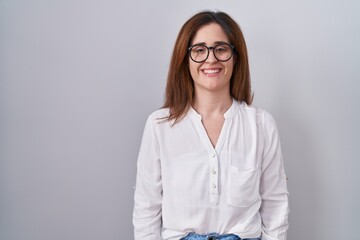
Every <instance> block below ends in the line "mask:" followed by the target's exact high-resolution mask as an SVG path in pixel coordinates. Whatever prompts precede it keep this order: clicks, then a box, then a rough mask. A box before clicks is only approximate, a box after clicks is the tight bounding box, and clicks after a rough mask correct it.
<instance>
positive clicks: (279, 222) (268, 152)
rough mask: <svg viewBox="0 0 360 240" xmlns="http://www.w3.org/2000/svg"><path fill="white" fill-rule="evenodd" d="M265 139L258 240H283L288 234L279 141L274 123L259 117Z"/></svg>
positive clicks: (285, 188) (265, 115)
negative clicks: (260, 233) (260, 235)
mask: <svg viewBox="0 0 360 240" xmlns="http://www.w3.org/2000/svg"><path fill="white" fill-rule="evenodd" d="M263 118H264V119H263V124H264V125H263V130H264V136H265V143H264V155H263V161H262V175H261V180H260V194H261V199H262V203H261V208H260V214H261V218H262V240H286V237H287V230H288V214H289V203H288V191H287V183H286V175H285V170H284V163H283V158H282V153H281V147H280V139H279V134H278V131H277V127H276V123H275V121H274V119H273V118H272V117H271V116H270V115H269V114H267V113H265V114H264V115H263Z"/></svg>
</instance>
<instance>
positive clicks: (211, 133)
mask: <svg viewBox="0 0 360 240" xmlns="http://www.w3.org/2000/svg"><path fill="white" fill-rule="evenodd" d="M251 102H252V95H251V88H250V74H249V64H248V57H247V50H246V44H245V40H244V37H243V34H242V32H241V30H240V28H239V26H238V25H237V24H236V22H235V21H234V20H233V19H231V18H230V17H229V16H228V15H227V14H225V13H223V12H201V13H198V14H196V15H194V16H193V17H192V18H190V19H189V20H188V21H187V22H186V23H185V24H184V25H183V27H182V29H181V30H180V33H179V35H178V37H177V40H176V43H175V47H174V51H173V55H172V59H171V64H170V69H169V74H168V79H167V87H166V96H165V104H164V106H163V108H162V109H160V110H158V111H155V112H154V113H152V114H151V115H150V116H149V118H148V120H147V123H146V126H145V130H144V135H143V139H142V144H141V147H140V152H139V157H138V164H137V167H138V168H137V179H136V190H135V204H134V213H133V223H134V233H135V239H136V240H150V239H151V240H155V239H156V240H160V239H185V240H190V239H226V240H233V239H262V240H275V239H276V240H284V239H286V232H287V229H288V220H287V216H288V212H289V210H288V192H287V186H286V176H285V172H284V166H283V160H282V155H281V149H280V142H279V136H278V132H277V128H276V124H275V122H274V120H273V118H272V117H271V116H270V115H269V114H268V113H267V112H265V111H263V110H262V109H260V108H256V107H254V106H251V105H250V104H251Z"/></svg>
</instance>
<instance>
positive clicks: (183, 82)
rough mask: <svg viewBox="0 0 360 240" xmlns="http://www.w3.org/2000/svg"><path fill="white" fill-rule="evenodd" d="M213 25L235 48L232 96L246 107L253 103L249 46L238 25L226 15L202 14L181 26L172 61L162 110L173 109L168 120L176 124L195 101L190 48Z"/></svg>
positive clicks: (231, 81) (196, 15)
mask: <svg viewBox="0 0 360 240" xmlns="http://www.w3.org/2000/svg"><path fill="white" fill-rule="evenodd" d="M210 23H217V24H219V25H220V26H221V28H222V29H223V31H224V32H225V34H226V36H227V37H228V39H229V41H230V44H232V45H233V46H234V55H233V57H234V62H235V64H234V68H233V73H232V76H231V79H230V94H231V96H232V97H233V98H234V99H236V100H238V101H245V102H246V103H247V104H251V102H252V99H253V96H252V94H251V86H250V69H249V62H248V55H247V49H246V43H245V39H244V36H243V34H242V32H241V29H240V27H239V25H238V24H237V23H236V22H235V21H234V20H233V19H232V18H231V17H230V16H229V15H227V14H226V13H224V12H212V11H204V12H200V13H197V14H195V15H194V16H193V17H191V18H190V19H189V20H188V21H187V22H186V23H185V24H184V25H183V26H182V28H181V30H180V32H179V34H178V36H177V39H176V42H175V46H174V50H173V54H172V57H171V62H170V68H169V73H168V77H167V85H166V90H165V103H164V105H163V108H169V109H170V113H169V116H168V117H166V119H167V120H175V121H174V124H175V123H176V122H178V121H180V120H181V118H182V117H183V116H184V115H185V114H186V112H187V111H188V110H189V108H190V106H191V104H192V103H193V100H194V94H195V90H194V82H193V79H192V77H191V75H190V70H189V55H188V48H189V47H190V44H191V42H192V40H193V38H194V36H195V34H196V33H197V31H198V30H199V29H200V28H201V27H203V26H206V25H209V24H210Z"/></svg>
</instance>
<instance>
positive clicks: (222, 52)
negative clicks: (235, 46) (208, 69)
mask: <svg viewBox="0 0 360 240" xmlns="http://www.w3.org/2000/svg"><path fill="white" fill-rule="evenodd" d="M214 54H215V57H216V58H217V60H219V61H227V60H229V59H230V58H231V56H232V48H231V46H230V45H228V44H219V45H216V46H215V48H214Z"/></svg>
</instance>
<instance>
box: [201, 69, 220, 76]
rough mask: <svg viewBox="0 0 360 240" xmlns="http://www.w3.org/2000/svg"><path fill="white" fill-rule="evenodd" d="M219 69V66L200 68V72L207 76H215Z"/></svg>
mask: <svg viewBox="0 0 360 240" xmlns="http://www.w3.org/2000/svg"><path fill="white" fill-rule="evenodd" d="M220 71H221V68H207V69H202V70H201V72H202V73H203V74H204V75H205V76H207V77H214V76H217V75H218V74H219V73H220Z"/></svg>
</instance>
